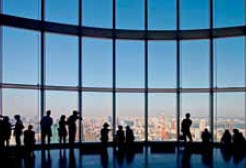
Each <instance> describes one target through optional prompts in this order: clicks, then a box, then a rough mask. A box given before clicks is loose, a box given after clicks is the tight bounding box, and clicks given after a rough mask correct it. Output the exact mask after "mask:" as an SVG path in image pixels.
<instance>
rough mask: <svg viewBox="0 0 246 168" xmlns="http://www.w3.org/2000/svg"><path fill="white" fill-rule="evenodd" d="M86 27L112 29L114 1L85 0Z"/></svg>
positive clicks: (84, 17)
mask: <svg viewBox="0 0 246 168" xmlns="http://www.w3.org/2000/svg"><path fill="white" fill-rule="evenodd" d="M82 2H83V5H82V7H83V9H82V12H83V14H82V16H83V18H82V21H83V25H84V26H91V27H103V28H112V23H113V14H112V12H113V9H112V2H113V1H112V0H103V1H102V0H83V1H82Z"/></svg>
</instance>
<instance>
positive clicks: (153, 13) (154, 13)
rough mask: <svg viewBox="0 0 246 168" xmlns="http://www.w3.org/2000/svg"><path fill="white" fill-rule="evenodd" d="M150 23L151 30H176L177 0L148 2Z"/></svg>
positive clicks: (151, 0) (153, 0)
mask: <svg viewBox="0 0 246 168" xmlns="http://www.w3.org/2000/svg"><path fill="white" fill-rule="evenodd" d="M148 23H149V29H150V30H173V29H175V28H176V0H165V1H163V0H148Z"/></svg>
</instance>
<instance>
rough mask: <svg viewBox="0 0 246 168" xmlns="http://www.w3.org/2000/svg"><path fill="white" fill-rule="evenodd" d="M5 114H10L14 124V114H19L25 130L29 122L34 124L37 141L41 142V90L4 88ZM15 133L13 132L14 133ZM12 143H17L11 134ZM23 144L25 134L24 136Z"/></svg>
mask: <svg viewBox="0 0 246 168" xmlns="http://www.w3.org/2000/svg"><path fill="white" fill-rule="evenodd" d="M2 93H3V99H2V103H3V106H2V108H3V116H8V117H9V118H10V122H11V123H12V124H13V125H14V124H15V119H14V115H16V114H19V115H20V116H21V119H22V121H23V124H24V126H25V128H24V130H26V129H27V128H28V125H29V124H32V125H33V130H34V131H35V132H36V140H37V143H39V142H40V130H39V121H40V113H39V110H40V106H39V92H38V91H36V90H24V89H23V90H20V89H3V91H2ZM12 135H13V134H12ZM10 144H15V138H14V136H11V139H10ZM22 144H23V136H22Z"/></svg>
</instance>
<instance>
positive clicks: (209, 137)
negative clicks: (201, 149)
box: [201, 128, 212, 145]
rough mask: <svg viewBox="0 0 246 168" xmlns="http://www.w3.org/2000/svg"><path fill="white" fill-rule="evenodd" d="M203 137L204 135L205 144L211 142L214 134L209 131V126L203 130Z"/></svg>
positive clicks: (203, 141)
mask: <svg viewBox="0 0 246 168" xmlns="http://www.w3.org/2000/svg"><path fill="white" fill-rule="evenodd" d="M201 137H202V143H203V144H204V145H209V144H210V143H211V141H212V135H211V133H210V132H209V131H208V129H207V128H205V129H204V131H203V132H202V135H201Z"/></svg>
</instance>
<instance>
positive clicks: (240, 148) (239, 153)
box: [232, 129, 246, 164]
mask: <svg viewBox="0 0 246 168" xmlns="http://www.w3.org/2000/svg"><path fill="white" fill-rule="evenodd" d="M245 148H246V141H245V138H244V137H243V134H242V133H241V132H239V130H238V129H233V135H232V149H233V162H234V163H235V164H238V163H239V162H240V161H241V160H242V159H243V158H244V156H245Z"/></svg>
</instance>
